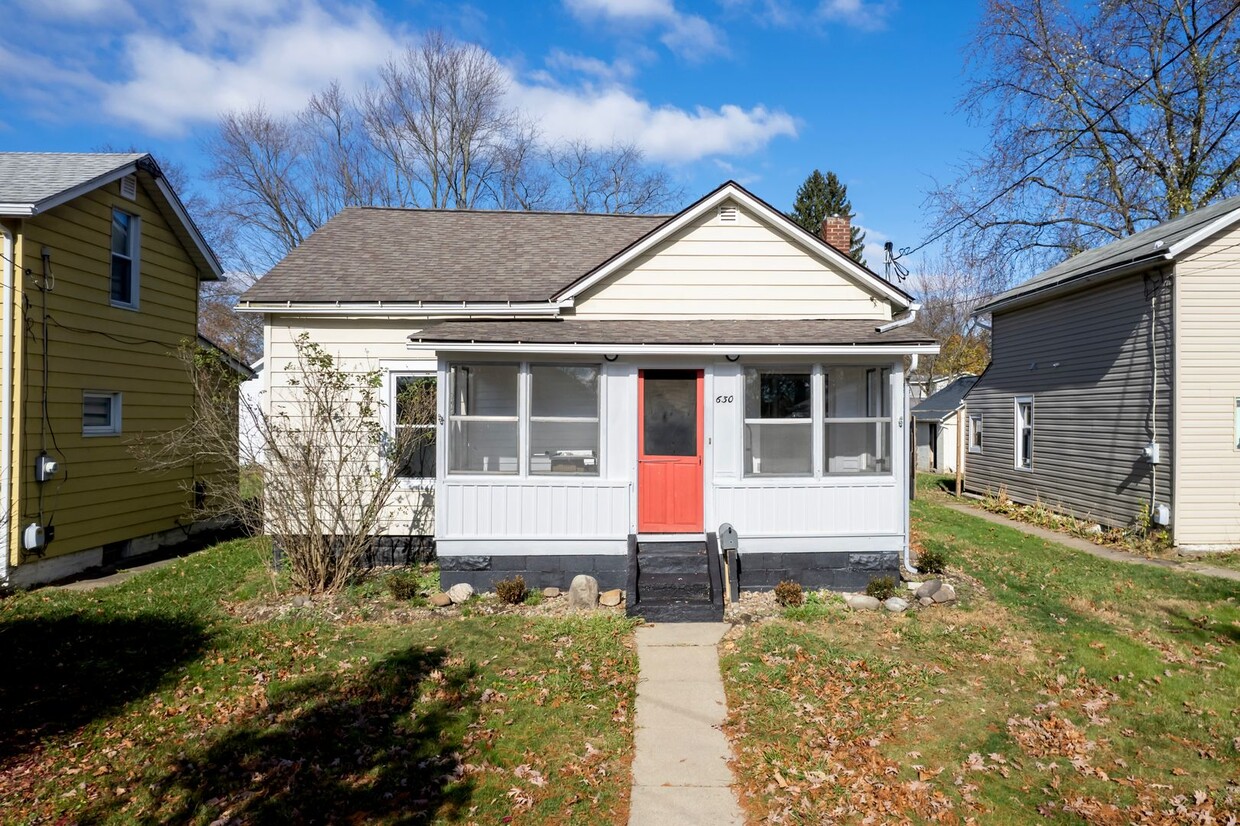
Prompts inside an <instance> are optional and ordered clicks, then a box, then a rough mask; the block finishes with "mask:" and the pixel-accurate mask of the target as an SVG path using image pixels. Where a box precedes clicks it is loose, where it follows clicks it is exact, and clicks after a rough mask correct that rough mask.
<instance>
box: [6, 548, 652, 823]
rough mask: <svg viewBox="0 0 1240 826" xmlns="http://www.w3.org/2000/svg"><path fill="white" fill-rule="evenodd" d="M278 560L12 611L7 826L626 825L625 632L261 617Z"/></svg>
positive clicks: (505, 623) (630, 678)
mask: <svg viewBox="0 0 1240 826" xmlns="http://www.w3.org/2000/svg"><path fill="white" fill-rule="evenodd" d="M265 554H266V551H265V549H264V547H263V544H262V543H260V542H257V541H252V540H247V541H240V542H233V543H227V544H225V545H220V546H217V547H215V548H212V549H209V550H207V551H203V552H201V553H198V554H195V555H192V556H189V557H186V558H185V559H182V560H179V561H177V562H176V563H174V564H172V565H169V566H167V567H164V568H161V569H158V570H155V571H151V572H148V573H145V574H142V575H139V576H137V577H134V578H133V579H131V580H129V581H128V582H126V583H124V584H122V585H119V586H115V587H111V588H104V589H100V590H97V591H93V592H85V593H80V592H79V593H75V592H64V591H55V590H43V591H35V592H30V593H22V594H18V595H15V596H13V597H11V598H9V599H5V600H3V601H2V602H0V654H2V655H3V656H4V662H5V664H6V677H5V679H4V680H0V810H2V811H3V812H4V818H3V820H4V821H5V822H22V823H24V822H81V823H117V824H120V823H134V822H138V823H155V822H170V823H202V824H206V823H211V822H214V821H217V820H219V821H221V822H224V821H228V822H367V823H371V822H373V823H396V822H400V823H411V822H412V823H441V822H442V823H446V822H457V821H461V822H465V821H476V822H481V823H499V822H506V821H505V819H506V818H512V819H513V822H537V823H544V822H545V823H568V822H580V821H589V822H594V821H600V822H604V823H623V822H626V821H627V816H628V814H627V813H628V792H629V773H628V765H629V761H630V759H631V748H632V745H631V744H632V720H631V709H632V703H633V696H634V687H635V683H636V673H637V659H636V655H635V653H634V652H633V650H632V647H631V645H630V638H631V630H632V626H631V624H630V623H629V622H628V621H627V620H624V619H622V618H618V617H615V616H614V615H602V614H599V615H589V616H580V617H570V618H550V617H547V618H542V617H539V618H528V617H520V616H485V617H483V616H478V617H472V618H464V619H444V618H437V619H435V620H434V621H425V622H411V623H404V624H397V623H392V622H387V623H379V622H366V621H342V622H332V621H329V620H327V619H324V618H322V617H321V616H320V615H318V614H314V613H301V612H293V613H290V614H288V615H287V616H284V617H282V618H279V619H270V620H247V619H244V618H243V617H242V615H243V614H244V612H242V611H237V610H234V609H235V607H236V606H237V605H239V601H240V600H242V599H246V598H248V597H249V596H252V595H253V594H255V593H266V594H268V595H269V594H270V587H271V586H270V580H268V579H265V577H266V575H265V573H264V572H263V569H262V560H263V559H264V558H265ZM377 587H379V588H382V584H381V583H379V584H378V585H377ZM357 596H358V598H359V599H360V598H361V597H362V596H363V595H362V594H358V595H357Z"/></svg>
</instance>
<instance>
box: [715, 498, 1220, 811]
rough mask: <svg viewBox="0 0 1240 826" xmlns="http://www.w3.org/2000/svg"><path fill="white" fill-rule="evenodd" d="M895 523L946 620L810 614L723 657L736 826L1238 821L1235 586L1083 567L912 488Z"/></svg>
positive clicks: (915, 615)
mask: <svg viewBox="0 0 1240 826" xmlns="http://www.w3.org/2000/svg"><path fill="white" fill-rule="evenodd" d="M913 516H914V520H915V527H916V528H917V529H918V531H919V532H920V534H919V535H920V537H921V541H922V542H923V544H924V545H925V546H926V547H927V548H928V549H932V550H935V551H937V552H942V553H944V554H945V555H946V556H947V558H948V559H949V560H950V566H951V568H952V569H953V574H954V575H953V576H952V579H953V581H954V582H956V583H958V593H959V594H960V602H959V603H958V605H957V606H955V607H952V608H936V609H932V610H927V611H917V612H909V613H906V614H901V615H889V614H886V613H885V612H874V613H871V612H849V611H846V610H845V609H843V608H834V609H833V608H832V607H831V606H829V605H823V606H821V607H820V608H818V609H817V610H816V611H813V612H811V611H809V610H806V611H805V612H804V613H801V614H793V613H792V612H791V611H788V612H785V615H784V616H785V619H784V620H782V621H776V622H770V623H764V624H761V625H758V626H753V627H751V628H749V629H747V630H746V631H745V632H744V634H743V635H741V636H740V637H739V638H738V639H737V640H735V641H732V642H729V643H725V647H724V657H723V668H724V679H725V686H726V688H727V692H728V699H729V707H730V708H731V709H732V712H731V714H730V716H729V722H728V731H729V734H730V736H731V737H732V738H733V740H734V744H735V748H736V751H737V765H738V773H739V777H740V778H741V785H742V791H743V799H744V801H745V803H746V805H747V807H748V808H749V809H750V810H751V813H752V814H754V815H755V816H756V817H759V818H762V817H769V818H771V820H778V821H780V822H798V823H817V822H828V821H833V822H834V821H848V820H861V819H863V818H865V817H866V816H872V817H873V818H874V819H875V820H877V821H879V822H884V821H887V820H900V819H902V818H912V819H914V820H922V821H927V820H945V821H964V820H966V819H968V818H974V819H976V820H978V821H979V822H984V823H999V824H1003V823H1026V822H1030V821H1033V820H1042V819H1049V820H1051V821H1052V822H1082V821H1084V822H1090V823H1128V822H1141V823H1178V822H1184V823H1189V822H1192V823H1197V822H1210V821H1209V818H1215V819H1216V820H1217V821H1218V822H1227V818H1228V817H1229V816H1231V815H1235V814H1237V812H1238V811H1240V786H1237V785H1236V783H1237V778H1236V773H1235V771H1234V768H1235V766H1236V765H1237V764H1238V761H1240V710H1238V708H1237V703H1236V699H1235V698H1236V697H1238V696H1240V605H1238V604H1237V590H1236V587H1235V583H1230V582H1226V581H1221V580H1215V579H1210V578H1207V577H1201V576H1195V575H1191V574H1187V573H1181V572H1176V571H1168V570H1163V569H1156V568H1145V567H1139V566H1131V565H1124V564H1119V563H1111V562H1107V561H1105V560H1100V559H1097V558H1095V557H1092V556H1089V555H1088V554H1084V553H1080V552H1077V551H1074V550H1072V549H1070V548H1067V547H1064V546H1062V545H1058V544H1056V543H1052V542H1047V541H1044V540H1041V539H1038V538H1035V537H1030V536H1028V535H1026V534H1023V533H1021V532H1019V531H1015V530H1012V529H1009V528H1005V527H1002V526H996V525H991V524H990V523H987V522H984V521H983V520H981V519H979V518H977V517H974V516H969V515H967V514H961V513H958V512H956V511H953V510H951V509H948V508H946V507H944V506H943V505H942V504H941V503H940V502H939V501H938V498H937V494H935V493H934V492H933V491H932V490H931V489H930V488H929V486H926V487H925V488H923V490H922V492H921V498H920V499H919V500H918V501H917V502H915V503H914V505H913ZM808 608H809V605H808V603H807V606H806V609H808ZM791 620H796V621H797V622H795V623H793V622H791Z"/></svg>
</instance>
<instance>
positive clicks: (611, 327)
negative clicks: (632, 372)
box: [409, 318, 934, 347]
mask: <svg viewBox="0 0 1240 826" xmlns="http://www.w3.org/2000/svg"><path fill="white" fill-rule="evenodd" d="M883 323H884V322H881V321H875V320H873V319H822V318H805V319H756V318H746V319H739V318H735V319H734V318H725V319H706V320H698V319H637V320H617V321H610V320H594V319H581V318H554V319H538V320H529V319H522V320H514V321H446V322H443V323H441V324H436V325H435V326H433V327H430V326H428V327H426V328H425V329H422V330H419V331H417V332H415V333H414V334H413V335H411V336H409V340H410V342H412V343H414V344H422V345H451V344H466V345H468V344H530V345H581V346H583V347H584V346H589V345H599V346H616V345H638V346H641V345H677V346H716V347H717V346H731V345H736V346H744V345H758V346H785V345H786V346H796V347H807V346H818V345H822V346H848V345H877V346H882V347H897V346H909V347H924V346H928V345H933V344H934V340H933V339H930V338H927V337H925V336H923V335H918V334H916V333H914V332H911V331H910V330H909V329H908V328H907V327H897V328H895V329H891V330H888V331H887V332H879V327H878V325H879V324H883Z"/></svg>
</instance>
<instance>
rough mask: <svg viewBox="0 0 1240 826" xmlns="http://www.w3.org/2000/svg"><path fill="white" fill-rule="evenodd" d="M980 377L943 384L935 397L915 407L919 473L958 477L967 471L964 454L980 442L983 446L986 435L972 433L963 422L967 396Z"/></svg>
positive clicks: (926, 399) (928, 398)
mask: <svg viewBox="0 0 1240 826" xmlns="http://www.w3.org/2000/svg"><path fill="white" fill-rule="evenodd" d="M976 381H977V376H974V375H963V376H957V377H956V378H954V379H950V380H947V381H944V382H942V383H941V386H940V388H939V389H938V390H936V391H935V392H934V393H931V394H930V395H929V396H927V397H926V398H924V399H922V400H921V401H919V402H917V403H916V404H915V405H913V420H914V422H916V426H917V437H916V438H917V451H916V457H917V459H916V461H917V470H927V471H929V470H937V471H939V472H940V473H955V472H956V469H957V466H958V465H959V467H960V468H961V469H963V466H964V462H963V460H964V458H965V456H964V454H965V453H966V452H967V449H968V448H969V447H971V446H972V441H976V443H977V445H978V446H979V447H980V446H981V444H982V432H981V431H980V430H978V431H977V432H971V431H970V430H969V428H968V427H967V425H964V424H963V423H962V422H961V419H962V418H963V416H964V412H963V411H964V395H965V393H968V392H969V388H971V387H972V386H973V384H974V382H976Z"/></svg>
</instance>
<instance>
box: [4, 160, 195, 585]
mask: <svg viewBox="0 0 1240 826" xmlns="http://www.w3.org/2000/svg"><path fill="white" fill-rule="evenodd" d="M113 206H115V207H117V208H118V209H121V210H124V211H125V212H128V213H130V214H133V215H137V216H138V217H139V219H140V233H139V239H140V245H141V246H140V253H139V262H138V267H139V286H138V309H136V310H133V309H125V308H119V307H113V306H112V305H111V294H110V283H111V222H112V207H113ZM21 233H22V241H23V244H22V255H23V264H24V266H26V267H28V268H30V269H31V271H32V272H33V273H34V276H33V277H28V278H26V279H24V288H25V294H26V298H27V300H28V306H27V307H26V309H25V312H24V325H21V326H22V327H24V329H25V338H24V341H23V355H22V363H21V366H20V370H19V372H18V376H19V380H20V381H23V382H24V387H23V389H22V391H21V392H22V398H23V403H22V412H23V426H22V434H21V438H22V441H23V444H22V450H21V452H20V458H19V460H18V462H19V465H18V468H17V479H19V480H20V482H19V484H18V495H19V497H20V499H19V508H20V514H21V516H20V519H19V523H20V524H19V526H18V527H19V528H20V527H21V526H24V525H26V524H29V523H30V522H33V521H36V520H38V519H39V518H40V517H39V493H40V490H39V488H40V487H42V494H43V496H42V511H43V515H42V521H43V523H44V524H48V523H51V524H53V525H54V526H55V529H56V534H55V539H54V540H53V541H52V542H51V544H50V545H49V547H48V549H47V552H46V556H48V557H53V556H60V555H63V554H69V553H74V552H76V551H81V550H87V549H91V548H98V547H100V546H103V545H107V544H109V543H113V542H118V541H122V540H126V539H132V538H136V537H141V536H147V535H149V534H153V533H159V532H162V531H169V530H173V529H175V528H177V527H178V526H179V525H182V526H187V517H188V508H189V504H190V496H191V495H190V493H189V492H188V488H189V487H191V486H192V483H193V481H194V478H195V469H194V468H192V467H186V468H183V469H179V470H176V471H173V472H170V473H166V474H162V475H155V474H151V473H146V472H143V471H141V470H139V466H138V462H137V460H136V459H135V458H134V457H133V455H132V452H131V445H132V443H133V441H134V438H135V437H136V436H137V435H138V434H140V433H153V432H161V431H166V430H169V429H172V428H175V427H179V426H181V425H182V424H184V423H185V421H186V419H187V417H188V415H189V410H190V404H191V400H192V390H191V385H190V381H189V378H188V376H187V374H186V372H185V370H184V368H183V366H182V364H181V363H180V362H179V361H178V360H177V359H176V357H175V355H174V353H175V351H176V349H177V347H178V346H179V345H180V344H181V343H182V342H183V341H192V340H193V339H194V335H195V328H196V320H197V300H198V299H197V296H198V273H197V271H196V269H195V267H194V265H193V263H192V260H191V258H190V256H189V254H188V253H187V252H186V250H185V249H184V247H183V246H182V245H181V243H180V241H178V239H177V238H176V236H175V235H174V234H173V231H172V229H171V227H170V226H169V225H168V223H167V221H166V220H165V219H164V218H163V216H162V215H161V214H160V212H159V211H158V209H157V208H156V206H155V204H154V202H153V201H152V200H151V199H150V197H149V196H148V195H147V193H146V192H145V191H144V189H143V187H142V185H141V184H139V191H138V198H137V200H129V199H127V198H123V197H121V195H120V192H119V185H118V184H116V183H113V184H108V185H105V186H104V187H101V188H100V189H97V190H95V191H93V192H90V193H88V194H86V195H83V196H81V197H79V198H76V199H74V200H73V201H70V202H69V203H66V204H63V205H61V206H59V207H56V208H54V209H52V210H50V211H48V212H47V213H45V214H43V215H39V216H36V217H34V218H30V219H27V220H25V221H24V222H23V224H22V227H21ZM43 247H47V248H48V249H49V250H50V251H51V268H52V274H53V277H54V280H53V282H52V285H51V286H52V289H51V290H50V291H48V292H46V293H43V292H41V291H40V290H39V289H38V288H37V287H36V286H35V281H36V280H38V281H41V280H42V267H43V263H42V259H41V257H40V256H41V250H42V248H43ZM44 299H46V302H47V312H48V315H49V316H50V318H51V319H52V323H49V325H48V328H47V329H48V359H49V362H48V382H47V402H48V419H49V427H47V428H46V429H45V430H44V432H43V435H42V441H43V442H44V443H45V445H46V449H47V451H48V452H49V453H50V454H51V455H52V457H53V458H55V459H56V460H57V461H59V462H61V468H62V469H61V471H60V473H59V474H58V475H57V476H56V478H55V479H54V480H53V481H51V482H47V483H45V484H43V485H41V486H40V485H39V484H37V483H35V482H34V481H33V468H34V463H35V461H36V457H37V456H38V453H39V448H40V439H41V437H40V423H41V418H42V417H41V410H40V408H41V396H42V385H43V377H42V359H41V356H42V352H43V340H42V337H43V330H42V324H43V309H42V302H43V300H44ZM69 328H77V329H69ZM79 331H86V332H79ZM109 335H110V336H113V337H112V338H110V337H109ZM88 390H90V391H101V392H119V393H121V394H122V401H121V422H122V432H121V434H120V435H118V436H83V434H82V394H83V391H88ZM28 560H29V558H27V561H28Z"/></svg>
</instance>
